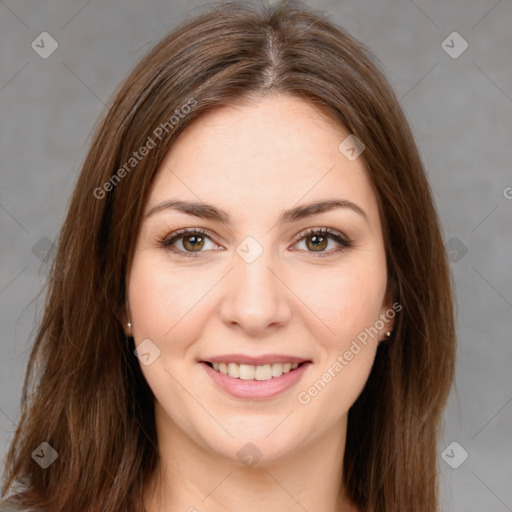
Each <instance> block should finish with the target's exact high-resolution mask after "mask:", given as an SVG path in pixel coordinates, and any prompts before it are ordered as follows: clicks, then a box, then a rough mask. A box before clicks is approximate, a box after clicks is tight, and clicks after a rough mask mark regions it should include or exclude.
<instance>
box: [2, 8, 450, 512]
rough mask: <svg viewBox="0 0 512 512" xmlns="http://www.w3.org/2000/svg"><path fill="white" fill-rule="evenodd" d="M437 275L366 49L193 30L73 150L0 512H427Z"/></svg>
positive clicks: (419, 195) (153, 55)
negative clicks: (86, 143)
mask: <svg viewBox="0 0 512 512" xmlns="http://www.w3.org/2000/svg"><path fill="white" fill-rule="evenodd" d="M448 268H449V267H448V264H447V259H446V256H445V252H444V247H443V240H442V236H441V230H440V224H439V220H438V217H437V214H436V211H435V208H434V205H433V199H432V196H431V193H430V189H429V185H428V182H427V179H426V176H425V171H424V168H423V166H422V163H421V160H420V157H419V155H418V150H417V148H416V145H415V143H414V140H413V137H412V135H411V130H410V128H409V126H408V124H407V121H406V119H405V118H404V115H403V113H402V111H401V110H400V108H399V106H398V101H397V98H396V96H395V95H394V93H393V92H392V90H391V88H390V86H389V85H388V83H387V81H386V79H385V77H384V75H383V74H382V72H381V71H379V69H378V65H377V64H376V63H375V59H374V58H373V57H372V56H371V54H370V53H369V52H368V50H366V49H365V48H364V47H363V46H362V45H361V44H360V43H358V42H357V41H355V40H354V39H353V38H352V37H350V36H349V35H348V34H347V33H345V32H344V31H342V30H341V29H339V28H338V27H335V26H333V25H332V24H330V23H328V22H327V21H325V20H324V19H323V18H322V16H321V15H320V14H318V13H317V12H314V11H313V10H311V9H310V8H308V7H306V6H305V5H303V4H300V5H299V4H291V5H290V4H287V3H280V4H278V5H276V6H273V7H266V8H262V9H261V12H260V11H257V10H256V9H253V8H250V7H248V6H246V5H243V4H238V3H224V4H221V5H218V6H216V8H214V9H213V10H211V11H210V12H208V13H207V14H203V15H201V16H198V17H196V18H194V19H192V20H189V21H188V22H186V23H183V24H182V25H181V26H179V27H178V28H177V29H175V30H174V31H173V32H172V33H171V34H169V35H168V36H167V37H166V38H165V39H163V40H162V41H161V42H160V43H158V44H157V45H156V46H155V48H153V49H152V51H151V52H150V53H149V54H148V55H147V56H145V57H144V58H143V59H142V61H141V62H140V63H139V64H138V65H137V66H136V68H135V69H134V70H133V72H132V73H131V74H130V76H129V77H128V78H127V79H126V80H125V82H124V83H123V84H122V85H121V87H120V89H119V90H118V92H117V93H116V95H115V97H114V99H113V101H112V103H111V105H110V107H109V109H108V112H107V114H106V116H105V118H104V119H103V120H102V122H101V124H100V126H99V127H98V129H97V133H96V135H95V138H94V140H93V143H92V145H91V149H90V150H89V153H88V155H87V157H86V160H85V163H84V165H83V168H82V171H81V173H80V176H79V179H78V183H77V185H76V188H75V191H74V194H73V197H72V200H71V203H70V206H69V211H68V214H67V218H66V221H65V223H64V226H63V228H62V231H61V235H60V239H59V248H58V253H57V256H56V258H55V261H54V263H53V268H52V272H51V276H50V289H49V293H48V298H47V303H46V308H45V314H44V318H43V320H42V323H41V326H40V329H39V332H38V335H37V338H36V341H35V345H34V348H33V351H32V354H31V358H30V362H29V367H28V370H27V375H26V380H25V385H24V393H23V401H22V416H21V419H20V422H19V426H18V429H17V431H16V434H15V436H14V439H13V441H12V445H11V448H10V451H9V453H8V458H7V462H6V468H5V476H4V484H3V489H2V493H3V495H4V496H6V497H7V496H9V497H10V499H9V500H8V503H10V504H12V505H13V506H14V507H16V508H15V510H17V509H21V510H23V509H26V508H31V509H33V508H38V509H41V510H46V511H48V512H57V511H59V512H60V511H69V510H74V511H96V510H98V511H99V510H101V511H104V512H107V511H109V512H110V511H111V512H114V511H115V512H117V511H119V510H127V511H142V510H145V511H148V512H155V511H163V510H167V511H170V510H188V511H196V510H197V511H200V512H202V511H216V510H220V509H222V510H227V511H230V510H239V509H243V510H246V511H250V512H252V511H256V510H265V511H270V512H273V511H277V510H311V511H313V510H314V511H318V512H327V511H328V512H334V511H336V512H339V511H343V512H347V511H371V512H384V511H386V512H390V511H393V512H397V511H408V512H410V511H411V510H414V511H415V512H426V511H427V510H428V511H433V510H438V509H439V508H438V507H439V505H438V491H437V487H438V482H437V469H436V460H437V459H436V457H437V453H436V441H437V439H438V434H439V424H440V419H441V417H442V412H443V409H444V406H445V402H446V399H447V395H448V392H449V389H450V385H451V382H452V377H453V372H454V357H455V333H454V318H453V304H452V302H453V299H452V291H451V287H450V277H449V270H448ZM34 381H35V382H34ZM6 510H7V509H6Z"/></svg>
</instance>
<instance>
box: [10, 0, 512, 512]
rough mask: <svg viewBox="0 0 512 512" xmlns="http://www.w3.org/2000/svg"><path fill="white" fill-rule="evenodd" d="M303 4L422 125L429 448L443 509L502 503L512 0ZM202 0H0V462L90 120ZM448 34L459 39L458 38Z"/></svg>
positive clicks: (509, 417) (507, 462)
mask: <svg viewBox="0 0 512 512" xmlns="http://www.w3.org/2000/svg"><path fill="white" fill-rule="evenodd" d="M308 3H309V4H310V5H312V6H313V7H315V8H320V9H324V10H325V11H326V12H327V13H329V19H330V20H331V21H333V22H335V23H337V24H340V25H341V26H343V27H345V28H346V29H348V30H349V31H350V32H351V33H352V34H353V35H354V36H356V37H357V38H359V39H361V40H362V41H363V42H365V43H366V44H368V45H369V46H370V48H372V50H373V51H374V53H375V54H376V56H377V57H378V58H379V59H380V60H381V61H382V63H383V65H384V68H385V70H386V72H387V74H388V77H389V78H390V80H391V82H392V84H393V86H394V88H395V90H396V91H397V94H398V96H399V98H400V101H401V105H402V107H403V108H404V110H405V112H406V114H407V116H408V118H409V120H410V122H411V124H412V126H413V129H414V132H415V135H416V137H417V141H418V144H419V146H420V150H421V152H422V156H423V158H424V162H425V164H426V167H427V169H428V174H429V179H430V182H431V185H432V189H433V191H434V195H435V198H436V202H437V206H438V209H439V212H440V215H441V219H442V222H443V226H444V231H445V232H444V236H445V241H446V242H447V245H448V249H449V250H450V251H451V258H452V260H453V261H452V263H451V266H452V272H453V279H454V283H455V286H456V290H457V297H458V299H457V300H458V320H457V323H458V336H459V350H458V359H457V388H456V389H454V390H453V392H452V394H451V398H450V404H449V408H448V410H447V413H446V417H445V418H446V419H445V435H444V437H443V439H442V441H441V444H440V447H439V465H440V469H441V471H442V496H443V504H444V508H445V510H446V511H456V512H462V511H464V512H472V511H475V512H476V511H485V512H504V511H507V510H512V487H511V485H510V483H511V482H512V442H511V437H512V436H511V432H512V428H511V427H512V403H511V402H512V372H511V371H510V362H511V359H512V357H511V356H512V344H511V343H510V340H511V335H510V332H511V329H512V271H511V269H512V266H511V264H510V262H511V261H512V243H511V234H510V227H511V215H512V199H511V198H512V189H510V188H507V187H512V173H511V171H510V169H511V162H512V151H511V148H512V143H511V141H510V136H511V135H512V65H511V61H510V50H511V49H512V31H511V22H512V2H511V0H500V1H497V0H477V1H472V2H468V1H464V2H463V1H453V0H450V1H442V0H436V1H430V2H427V1H426V0H416V1H415V2H413V1H412V0H384V1H377V0H373V1H371V0H364V1H361V0H359V1H356V0H347V1H335V0H330V1H328V0H326V1H310V2H308ZM204 6H206V7H207V4H206V3H205V2H203V1H201V2H185V1H173V2H162V1H157V0H152V1H146V2H135V1H133V0H132V1H126V0H124V1H121V0H115V1H110V2H105V1H104V2H100V1H99V0H92V1H91V0H90V1H87V0H72V1H69V0H66V1H64V0H59V1H57V0H51V1H45V2H37V3H36V2H29V1H28V0H22V1H18V0H4V1H1V0H0V70H1V74H0V119H1V123H0V154H1V188H0V229H1V236H0V249H1V255H0V258H1V260H0V261H1V267H0V330H1V338H0V350H1V357H0V372H1V373H0V455H1V456H2V460H3V458H4V456H5V453H6V450H7V446H8V442H9V440H10V438H11V436H12V433H13V430H14V428H15V423H16V421H17V420H18V417H19V399H20V395H21V387H22V378H23V375H24V371H25V366H26V362H27V359H28V355H29V352H30V348H31V342H32V340H33V336H34V332H35V331H34V329H35V325H36V321H37V320H38V319H39V318H40V316H41V309H40V306H41V299H42V295H41V296H39V298H38V293H39V292H40V290H41V289H42V287H43V285H44V279H45V276H46V273H47V271H46V265H45V264H44V261H42V260H44V259H45V251H47V250H48V249H49V248H50V247H51V246H50V240H54V239H55V238H56V236H57V234H58V230H59V227H60V225H61V223H62V222H63V220H64V216H65V212H66V208H67V204H68V201H69V198H70V195H71V191H72V188H73V185H74V183H75V180H76V177H77V173H78V170H79V168H80V164H81V162H82V159H83V157H84V154H85V150H86V148H87V145H88V144H89V143H90V133H91V130H92V128H93V126H94V124H95V122H96V120H97V118H98V116H99V114H100V113H101V112H102V109H103V106H104V103H105V102H106V101H107V99H108V98H109V97H110V95H111V94H112V93H113V91H114V89H115V87H116V86H117V85H118V83H119V82H120V81H121V80H122V79H123V78H124V77H125V75H126V74H127V73H128V71H129V70H130V69H131V67H132V66H133V65H134V64H135V62H136V61H137V60H138V59H139V58H140V57H141V56H142V55H143V54H144V53H145V51H147V50H148V49H149V47H150V46H151V43H152V42H156V41H157V40H158V39H159V38H160V37H162V36H163V35H165V34H166V33H167V32H168V31H169V30H171V29H172V28H173V27H174V26H176V24H177V23H179V22H180V21H181V20H182V19H183V18H184V17H185V16H187V15H192V14H195V13H199V12H202V11H203V10H204ZM43 31H47V32H49V33H50V34H51V36H52V37H53V38H55V40H56V41H57V42H58V45H59V46H58V49H57V50H56V51H55V52H54V53H53V54H52V55H51V56H50V57H48V58H47V59H43V58H41V57H40V56H39V55H38V54H37V53H36V52H35V51H34V50H33V49H32V48H31V43H32V41H33V40H36V38H38V36H39V34H41V32H43ZM453 31H457V32H458V33H459V34H460V35H461V36H462V37H463V38H464V39H465V40H466V41H467V43H468V44H469V47H468V49H467V50H466V51H465V52H464V53H462V54H461V55H460V56H458V57H457V58H452V57H451V56H450V55H448V53H447V52H446V51H445V50H444V49H443V47H442V42H443V41H444V40H445V39H446V38H447V36H448V35H449V34H451V33H452V32H453ZM37 40H40V39H37ZM446 44H448V45H450V46H453V48H452V49H451V50H450V51H452V52H458V51H460V49H462V46H461V45H460V41H457V40H456V39H454V41H453V43H452V41H451V39H450V38H449V39H448V40H447V43H445V45H446ZM507 196H508V198H507ZM454 237H455V238H454ZM466 249H467V253H465V250H466ZM507 261H508V262H509V263H508V264H507V263H506V262H507ZM454 441H455V442H457V443H458V445H452V446H451V447H449V448H448V450H446V451H444V450H445V449H446V448H447V447H448V446H449V445H450V443H452V442H454ZM463 450H465V451H466V452H467V453H468V454H469V456H468V458H467V460H465V461H464V462H463V463H462V464H461V462H462V460H463V455H464V451H463ZM442 453H444V458H443V456H442ZM446 461H448V462H449V463H450V464H451V465H452V466H457V465H459V464H460V465H459V466H458V467H457V468H456V469H454V468H452V467H451V466H450V465H449V464H448V463H447V462H446Z"/></svg>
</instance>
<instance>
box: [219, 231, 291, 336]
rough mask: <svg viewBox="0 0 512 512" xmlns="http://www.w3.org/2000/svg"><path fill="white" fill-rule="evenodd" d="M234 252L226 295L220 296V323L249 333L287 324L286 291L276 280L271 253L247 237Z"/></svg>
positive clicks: (278, 279)
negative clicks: (221, 319)
mask: <svg viewBox="0 0 512 512" xmlns="http://www.w3.org/2000/svg"><path fill="white" fill-rule="evenodd" d="M236 253H237V254H233V266H234V268H233V270H232V272H230V275H229V280H230V281H229V282H230V286H229V293H228V296H225V297H224V299H225V300H224V304H223V308H222V315H223V320H224V321H225V322H227V323H231V324H232V323H236V324H239V325H240V326H242V327H244V328H245V329H247V330H252V331H258V330H262V329H265V328H266V327H267V326H270V325H271V324H282V323H285V322H286V321H288V319H289V316H290V308H289V304H288V295H287V292H286V290H287V288H286V286H285V285H284V284H283V283H282V282H281V280H280V278H279V277H278V270H276V269H277V267H278V265H277V264H276V261H274V259H273V257H272V254H273V252H272V250H271V249H270V248H264V247H263V243H262V242H259V241H258V240H256V239H255V238H254V237H252V236H248V237H246V238H245V239H244V240H243V241H242V242H241V243H240V244H239V245H238V246H237V248H236Z"/></svg>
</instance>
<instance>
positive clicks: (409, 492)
mask: <svg viewBox="0 0 512 512" xmlns="http://www.w3.org/2000/svg"><path fill="white" fill-rule="evenodd" d="M267 93H281V94H293V95H295V96H298V97H300V98H302V99H304V100H305V101H309V102H311V103H312V104H313V105H315V106H316V107H318V108H319V109H322V111H324V112H328V114H329V115H330V116H331V118H332V119H333V120H334V121H335V122H336V123H338V124H339V125H341V126H343V127H345V128H346V129H347V130H348V131H349V132H350V133H352V134H355V135H356V137H357V138H359V139H360V140H361V141H363V143H364V145H365V151H364V153H363V157H364V161H365V164H366V167H367V169H368V172H369V175H370V177H371V180H372V183H373V186H374V187H375V191H376V194H377V198H378V203H379V208H380V214H381V218H382V222H383V229H384V239H385V246H386V255H387V263H388V285H389V292H390V294H391V295H392V297H393V298H394V300H395V301H398V302H399V303H400V304H401V305H402V306H403V309H402V310H401V312H400V314H399V315H397V317H396V319H395V329H394V331H393V336H392V338H391V339H390V341H389V342H387V343H381V344H380V347H379V349H378V351H377V355H376V359H375V363H374V367H373V369H372V372H371V375H370V377H369V380H368V382H367V384H366V386H365V388H364V390H363V392H362V394H361V395H360V396H359V398H358V399H357V401H356V402H355V404H354V405H353V407H352V408H351V410H350V412H349V420H348V432H347V443H346V451H345V456H344V467H343V471H344V473H343V480H344V481H343V484H344V485H345V486H346V488H347V490H348V494H349V496H350V497H351V498H352V499H353V500H354V502H355V504H356V505H357V506H358V507H359V508H360V509H361V510H364V511H368V512H384V511H386V512H389V511H391V510H392V511H393V512H406V511H407V512H410V511H411V510H414V511H415V512H427V511H429V512H431V511H437V510H438V479H437V457H436V440H437V436H438V431H439V426H440V421H441V418H442V412H443V408H444V406H445V402H446V399H447V395H448V392H449V390H450V386H451V382H452V378H453V373H454V358H455V331H454V318H453V317H454V312H453V297H452V289H451V281H450V274H449V265H448V263H447V257H446V254H445V250H444V245H443V240H442V235H441V230H440V224H439V220H438V217H437V214H436V211H435V207H434V202H433V198H432V195H431V192H430V188H429V185H428V182H427V179H426V176H425V171H424V168H423V165H422V162H421V160H420V156H419V154H418V150H417V147H416V145H415V142H414V139H413V136H412V133H411V130H410V128H409V125H408V123H407V121H406V119H405V117H404V114H403V113H402V111H401V109H400V107H399V104H398V100H397V98H396V96H395V94H394V93H393V91H392V90H391V88H390V86H389V85H388V83H387V81H386V79H385V77H384V73H383V72H382V71H381V70H380V68H379V64H378V63H377V62H376V60H375V58H374V57H373V56H372V55H371V53H370V52H369V51H368V50H367V49H366V48H365V47H364V45H362V44H361V43H360V42H358V41H356V40H355V39H354V38H353V37H351V36H349V35H348V34H347V33H346V32H344V31H343V30H342V29H340V28H338V27H336V26H334V25H332V24H331V23H329V22H327V21H326V20H325V19H324V18H323V17H322V15H321V14H320V13H319V12H318V11H314V10H312V9H311V8H310V7H307V6H306V5H303V4H302V2H281V3H279V4H277V5H274V6H262V7H261V9H259V10H258V9H254V8H253V7H250V6H249V5H246V4H243V3H238V2H224V3H220V4H216V5H215V7H214V8H213V9H212V10H210V11H208V12H206V13H203V14H201V15H198V16H196V17H194V18H192V19H190V20H186V21H185V22H183V23H182V24H181V25H180V26H179V27H177V28H176V29H175V30H174V31H172V32H171V33H170V34H169V35H168V36H167V37H165V38H164V39H163V40H162V41H161V42H159V43H158V44H157V45H156V46H155V47H154V48H153V49H152V50H151V51H150V52H149V53H148V54H147V55H146V56H145V57H144V58H143V59H142V60H141V62H140V63H139V64H138V65H137V66H136V67H135V68H134V70H133V71H132V72H131V74H130V75H129V76H128V78H127V79H126V80H125V81H124V83H123V84H121V86H120V88H119V89H118V91H117V92H116V94H115V95H114V97H113V99H112V101H111V103H110V105H109V108H108V109H107V111H106V114H105V116H104V118H103V119H102V120H101V123H100V124H99V126H98V128H97V130H96V133H95V136H94V139H93V142H92V145H91V147H90V150H89V152H88V154H87V156H86V159H85V162H84V165H83V168H82V170H81V173H80V176H79V178H78V182H77V185H76V188H75V190H74V193H73V196H72V199H71V202H70V205H69V210H68V214H67V217H66V220H65V222H64V225H63V227H62V230H61V233H60V238H59V242H58V251H57V254H56V257H55V260H54V261H53V264H52V269H51V274H50V277H49V288H48V293H47V298H46V305H45V310H44V316H43V319H42V322H41V325H40V327H39V330H38V332H37V336H36V339H35V343H34V346H33V350H32V352H31V355H30V361H29V365H28V369H27V374H26V376H25V383H24V386H23V396H22V402H21V407H22V409H21V411H22V412H21V418H20V421H19V425H18V427H17V430H16V433H15V435H14V438H13V441H12V444H11V446H10V450H9V453H8V457H7V460H6V465H5V474H4V483H3V487H2V495H3V496H5V495H6V493H7V492H8V491H10V490H12V491H13V494H15V496H16V499H15V503H19V504H21V505H24V506H28V507H41V508H46V509H47V510H48V511H51V512H62V511H68V510H73V511H76V512H80V511H85V510H87V511H99V510H101V511H103V512H118V511H119V510H126V511H140V510H143V506H142V495H143V489H145V485H146V484H147V482H148V478H149V476H150V475H151V474H152V472H153V471H154V469H155V467H156V464H157V462H158V451H157V446H156V436H155V428H154V412H153V400H154V397H153V394H152V392H151V390H150V388H149V387H148V385H147V383H146V381H145V379H144V377H143V375H142V373H141V370H140V367H139V363H138V360H137V358H136V357H135V356H134V355H133V350H134V344H133V339H132V338H126V336H125V334H124V332H123V329H122V325H121V321H120V317H121V314H122V312H123V308H124V304H125V292H126V290H125V278H126V275H127V272H128V271H129V266H130V262H131V258H132V254H133V249H134V241H135V240H136V236H137V233H138V229H139V225H140V221H141V214H142V210H143V207H144V204H145V200H146V196H147V192H148V190H149V187H150V184H151V183H152V180H153V177H154V175H155V173H156V171H157V168H158V166H159V164H160V162H161V161H162V159H163V157H164V156H165V154H166V153H167V151H168V150H169V148H170V147H171V146H172V143H173V141H174V140H175V139H176V137H177V136H178V135H179V133H180V132H181V131H182V130H183V129H184V128H185V127H186V126H187V125H188V124H189V123H190V122H191V121H193V120H195V119H197V118H199V117H200V116H201V114H202V113H204V112H207V111H210V110H212V109H214V108H219V107H222V106H224V105H227V104H229V103H233V102H236V101H242V102H243V101H250V100H251V99H254V98H258V97H262V96H263V95H265V94H267ZM187 104H188V105H189V108H188V109H185V107H184V105H187ZM173 115H174V116H175V117H174V118H172V116H173ZM171 119H174V120H172V121H170V120H171ZM158 127H160V131H157V128H158ZM155 132H156V133H159V134H160V137H157V136H156V134H155ZM160 132H161V133H160ZM148 137H150V138H151V139H152V140H153V141H154V142H155V146H154V147H153V148H152V149H151V151H148V152H147V154H146V155H145V156H144V157H143V158H141V160H140V162H139V161H137V165H134V166H131V164H130V165H128V166H127V162H130V158H134V157H133V154H134V152H137V151H138V150H139V148H141V147H142V146H144V145H147V144H148V141H149V139H148ZM340 142H341V141H340ZM132 163H133V162H132ZM132 167H133V168H132ZM123 168H124V170H125V172H122V171H121V169H123ZM212 179H213V178H212ZM43 441H46V442H48V443H49V444H50V445H51V446H52V447H53V448H54V449H55V450H56V451H57V453H58V459H57V461H56V462H54V463H53V464H52V465H51V466H49V467H48V468H47V469H42V468H41V467H40V466H39V465H38V464H36V463H35V462H34V460H32V457H31V453H32V452H33V450H34V449H35V448H36V447H37V446H38V445H39V444H40V443H41V442H43Z"/></svg>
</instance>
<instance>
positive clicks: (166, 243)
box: [159, 228, 352, 258]
mask: <svg viewBox="0 0 512 512" xmlns="http://www.w3.org/2000/svg"><path fill="white" fill-rule="evenodd" d="M184 235H202V236H204V237H206V238H208V239H209V240H211V237H210V236H209V234H208V232H207V231H206V230H204V229H202V228H184V229H180V230H178V231H175V232H174V233H171V235H169V236H168V237H166V238H164V239H161V240H159V244H160V245H161V247H163V248H165V249H168V250H170V251H172V252H174V253H178V254H183V255H184V256H185V257H187V258H197V257H198V256H199V255H200V254H201V253H202V252H204V251H198V252H190V251H182V250H176V249H171V246H172V244H173V243H174V242H175V241H177V240H179V239H180V238H183V237H184ZM309 235H320V236H326V235H328V238H331V239H332V240H334V241H335V242H338V243H339V244H340V245H341V247H338V248H337V249H334V250H331V251H326V252H324V251H321V252H315V251H306V252H309V253H311V254H312V255H313V257H315V258H324V257H326V256H330V255H332V254H335V253H340V252H343V251H344V250H345V249H348V248H349V247H352V242H351V241H350V240H349V239H348V238H345V237H344V236H343V235H342V234H341V233H339V232H337V231H334V230H332V229H330V228H308V229H306V230H305V231H302V232H301V233H299V234H298V235H297V236H296V237H295V238H294V240H293V242H294V245H295V244H296V243H298V242H300V241H301V240H303V239H304V238H307V237H308V236H309ZM211 241H213V240H211Z"/></svg>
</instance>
